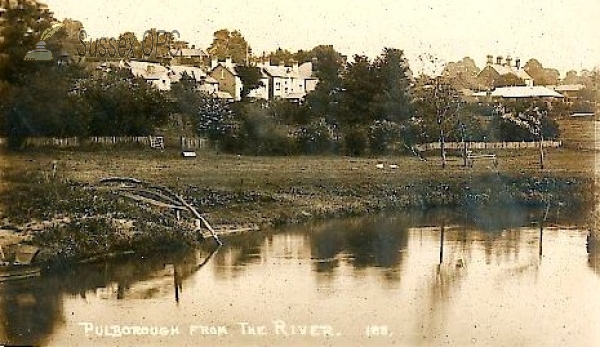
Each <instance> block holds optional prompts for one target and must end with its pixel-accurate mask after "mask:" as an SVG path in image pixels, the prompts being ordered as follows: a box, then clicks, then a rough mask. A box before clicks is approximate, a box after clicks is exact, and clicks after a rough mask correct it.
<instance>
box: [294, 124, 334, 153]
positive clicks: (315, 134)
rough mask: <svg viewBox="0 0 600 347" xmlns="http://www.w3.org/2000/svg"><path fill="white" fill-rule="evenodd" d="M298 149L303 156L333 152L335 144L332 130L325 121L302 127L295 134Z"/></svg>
mask: <svg viewBox="0 0 600 347" xmlns="http://www.w3.org/2000/svg"><path fill="white" fill-rule="evenodd" d="M294 138H295V140H296V144H297V148H298V150H299V151H300V153H302V154H319V153H326V152H333V151H334V149H335V143H334V142H333V140H332V138H331V135H330V129H329V127H328V126H327V125H326V124H325V122H324V120H320V121H317V122H313V123H311V124H309V125H305V126H301V127H300V128H298V129H297V130H296V132H295V133H294Z"/></svg>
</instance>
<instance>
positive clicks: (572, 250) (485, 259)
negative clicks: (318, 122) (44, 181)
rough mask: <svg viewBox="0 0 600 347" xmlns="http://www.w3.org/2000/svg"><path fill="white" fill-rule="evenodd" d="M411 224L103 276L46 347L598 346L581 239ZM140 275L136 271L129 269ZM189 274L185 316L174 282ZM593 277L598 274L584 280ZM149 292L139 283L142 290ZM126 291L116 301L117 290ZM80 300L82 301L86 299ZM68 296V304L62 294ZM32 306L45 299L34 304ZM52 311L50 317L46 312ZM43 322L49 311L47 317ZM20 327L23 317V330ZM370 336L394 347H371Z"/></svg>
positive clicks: (242, 244)
mask: <svg viewBox="0 0 600 347" xmlns="http://www.w3.org/2000/svg"><path fill="white" fill-rule="evenodd" d="M417 219H420V217H419V218H416V217H415V216H410V215H401V216H397V217H395V218H367V219H344V220H338V221H330V222H325V223H318V224H314V225H311V226H305V227H294V228H289V230H288V231H287V232H285V233H279V234H254V235H247V236H243V237H237V238H235V239H232V240H231V242H229V243H228V245H227V246H226V247H224V248H222V249H221V250H220V251H219V252H218V253H217V254H216V255H215V256H214V257H213V258H212V259H211V260H210V262H209V263H208V264H207V265H206V266H205V267H203V268H201V269H200V270H198V271H195V268H194V264H197V263H198V262H200V261H201V260H202V259H203V258H204V257H205V256H206V254H204V253H199V254H197V255H186V256H182V257H180V258H179V259H178V261H177V262H176V264H177V265H169V264H172V262H170V263H169V262H168V261H167V264H166V265H165V264H164V262H163V263H161V259H160V258H159V259H158V260H155V261H148V264H147V266H146V267H140V266H139V265H138V266H136V265H131V264H130V265H127V264H126V265H125V268H124V269H119V268H118V267H117V268H114V269H111V268H109V269H102V267H95V268H93V271H86V273H88V274H89V273H90V272H95V273H97V274H100V273H102V271H104V276H105V278H106V279H110V281H109V282H105V283H102V281H99V282H98V283H97V285H102V286H104V287H106V288H105V289H102V290H98V289H96V286H95V285H94V284H93V283H95V282H93V281H91V280H89V279H88V280H86V282H87V283H88V285H87V289H86V288H85V287H86V286H82V288H76V287H77V286H76V285H75V284H71V285H70V289H69V290H65V289H64V287H63V288H62V289H61V288H60V287H56V286H55V288H59V289H57V290H58V291H59V292H57V293H54V294H51V295H54V296H53V297H54V300H56V302H60V304H59V305H58V304H57V305H55V306H57V307H55V306H53V307H52V308H53V309H54V312H56V313H55V314H56V316H57V320H59V321H60V320H62V321H63V323H61V324H58V325H56V326H55V327H54V329H47V331H46V332H44V334H48V335H50V336H49V337H48V339H47V341H48V345H50V346H64V345H75V344H82V343H83V342H85V345H90V346H106V345H119V346H134V345H136V346H137V345H139V346H164V345H177V346H180V345H218V346H298V345H299V346H323V345H327V346H329V345H333V346H391V345H397V346H444V345H451V346H496V345H508V346H513V345H519V346H593V345H597V344H598V343H600V333H599V332H598V329H597V328H596V327H597V326H598V324H599V323H600V312H599V311H598V309H597V308H598V307H600V306H599V305H598V302H597V299H596V296H597V293H598V292H600V277H599V276H597V275H596V274H595V273H594V271H597V270H596V269H597V267H596V268H595V267H594V266H593V265H592V264H591V263H588V260H591V259H592V258H593V256H596V257H597V255H592V256H590V257H589V259H588V255H587V254H586V248H585V235H586V234H585V232H584V231H582V230H578V229H558V228H556V227H554V228H546V229H545V230H544V236H543V255H542V256H541V257H540V256H539V228H538V227H536V226H535V225H533V226H531V227H526V228H516V227H507V228H505V229H504V230H495V231H489V232H482V231H481V230H480V229H478V228H475V227H473V226H470V227H463V226H460V225H459V224H457V223H455V222H452V221H448V222H447V223H444V224H445V226H444V230H445V232H444V243H443V244H444V252H443V261H442V263H441V264H440V263H439V257H440V252H439V251H440V230H441V225H442V224H438V221H440V220H443V218H442V217H439V216H438V217H436V216H428V217H427V220H429V221H432V222H430V223H426V224H429V226H427V227H421V226H418V225H423V223H421V222H417ZM134 264H135V263H134ZM176 269H177V271H178V274H181V276H180V277H181V282H182V286H181V290H180V292H179V303H177V302H176V301H175V300H174V294H173V292H174V279H173V272H174V271H175V270H176ZM590 270H592V271H590ZM140 280H141V281H140ZM119 283H120V284H121V286H122V289H121V294H120V296H118V295H117V293H118V292H119V290H118V287H119V286H118V284H119ZM78 289H82V292H81V293H79V292H78ZM65 292H66V294H65ZM32 295H33V296H36V295H38V294H36V293H33V294H32ZM48 307H49V306H48ZM40 309H44V310H45V309H47V306H43V307H40ZM21 318H22V317H20V319H21ZM276 319H282V320H284V321H285V322H286V323H288V324H329V325H332V326H333V328H334V329H335V331H336V332H339V333H341V334H342V335H341V336H336V337H331V338H315V337H287V338H284V337H282V336H276V335H273V334H270V335H268V336H263V337H251V336H243V335H240V333H239V328H238V326H237V325H236V323H237V322H250V323H252V324H265V325H267V329H268V331H270V332H273V323H272V321H273V320H276ZM81 322H94V323H95V324H98V325H101V324H121V325H134V324H140V325H143V324H146V325H151V324H158V325H168V326H171V325H177V326H178V327H179V328H180V330H181V334H180V335H178V336H175V337H163V338H159V337H138V338H134V337H122V338H109V337H102V338H100V337H88V338H86V337H85V335H84V334H83V329H82V327H80V326H78V325H77V324H78V323H81ZM192 324H196V325H197V324H215V325H227V326H228V330H229V332H230V333H231V335H229V336H223V337H208V336H205V337H202V336H190V335H189V331H188V329H189V326H190V325H192ZM367 324H385V325H388V326H389V329H390V330H391V331H392V332H393V335H392V336H389V337H379V338H371V339H368V338H366V337H365V335H364V328H365V326H366V325H367Z"/></svg>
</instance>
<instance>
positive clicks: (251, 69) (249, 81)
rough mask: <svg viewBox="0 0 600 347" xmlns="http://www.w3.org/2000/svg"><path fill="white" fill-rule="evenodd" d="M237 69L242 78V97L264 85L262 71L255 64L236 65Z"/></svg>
mask: <svg viewBox="0 0 600 347" xmlns="http://www.w3.org/2000/svg"><path fill="white" fill-rule="evenodd" d="M235 71H236V72H237V74H238V76H239V77H240V79H241V80H242V99H245V98H246V97H247V96H248V94H249V93H250V91H251V90H253V89H256V88H258V87H260V86H262V85H263V84H262V82H261V80H260V79H261V77H262V74H261V71H260V69H259V68H258V67H255V66H236V67H235Z"/></svg>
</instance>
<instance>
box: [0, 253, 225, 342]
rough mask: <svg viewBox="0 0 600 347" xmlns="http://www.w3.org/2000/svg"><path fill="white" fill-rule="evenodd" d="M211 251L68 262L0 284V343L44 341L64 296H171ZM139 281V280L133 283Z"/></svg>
mask: <svg viewBox="0 0 600 347" xmlns="http://www.w3.org/2000/svg"><path fill="white" fill-rule="evenodd" d="M216 250H217V248H214V247H212V248H209V249H200V250H196V251H192V250H182V251H179V252H174V253H167V254H157V255H154V256H147V257H141V258H140V257H139V256H133V257H126V258H122V259H114V260H111V261H102V262H97V263H93V264H81V265H73V266H70V267H68V268H64V269H60V270H57V269H54V270H53V271H52V273H44V274H43V275H42V276H41V277H39V278H34V279H28V280H23V281H14V282H4V283H0V343H1V344H5V345H35V346H39V345H44V341H45V340H46V339H47V338H48V337H49V336H50V335H51V334H52V333H53V331H54V330H55V329H56V328H58V327H59V326H60V325H62V324H64V322H65V316H64V312H63V303H62V298H63V297H64V296H65V295H72V296H79V297H81V298H83V299H85V298H86V297H87V296H88V295H90V294H91V295H96V296H98V295H99V296H102V297H103V298H106V299H115V300H122V299H125V298H151V297H154V296H156V295H158V294H159V293H163V292H165V291H172V292H173V293H174V300H175V301H177V299H178V294H179V291H180V290H181V288H182V287H183V282H184V281H185V279H186V278H188V277H190V276H191V275H192V274H194V273H195V272H196V271H198V270H200V268H201V267H202V266H204V265H205V264H206V263H207V262H208V260H209V259H210V258H211V257H212V255H213V254H214V252H215V251H216ZM141 282H143V283H144V285H143V286H140V288H136V284H138V283H141Z"/></svg>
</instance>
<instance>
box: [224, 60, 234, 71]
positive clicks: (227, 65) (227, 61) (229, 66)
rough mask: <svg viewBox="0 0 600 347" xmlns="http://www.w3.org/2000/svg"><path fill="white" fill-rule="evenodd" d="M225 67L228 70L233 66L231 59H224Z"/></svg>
mask: <svg viewBox="0 0 600 347" xmlns="http://www.w3.org/2000/svg"><path fill="white" fill-rule="evenodd" d="M225 67H226V68H228V69H231V68H233V64H232V63H231V57H227V58H225Z"/></svg>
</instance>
